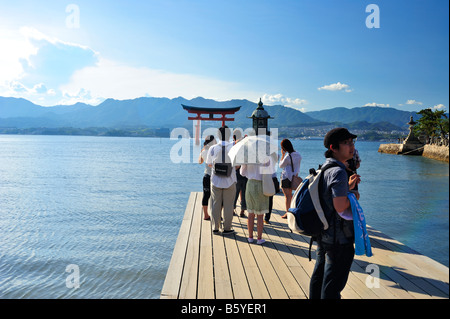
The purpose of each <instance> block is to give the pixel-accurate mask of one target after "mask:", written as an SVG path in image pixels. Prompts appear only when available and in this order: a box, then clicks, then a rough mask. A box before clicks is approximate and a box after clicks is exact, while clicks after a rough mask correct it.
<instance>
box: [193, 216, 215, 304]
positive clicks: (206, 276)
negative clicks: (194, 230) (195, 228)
mask: <svg viewBox="0 0 450 319" xmlns="http://www.w3.org/2000/svg"><path fill="white" fill-rule="evenodd" d="M202 218H203V215H202ZM198 268H199V273H198V289H197V298H198V299H214V298H215V292H214V270H213V247H212V229H211V221H210V220H209V221H208V220H203V221H202V226H201V238H200V257H199V266H198Z"/></svg>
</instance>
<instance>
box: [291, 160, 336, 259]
mask: <svg viewBox="0 0 450 319" xmlns="http://www.w3.org/2000/svg"><path fill="white" fill-rule="evenodd" d="M336 166H338V164H337V163H331V164H328V165H325V166H323V167H322V168H319V169H318V171H316V170H315V169H313V168H312V169H310V170H309V175H308V176H307V177H306V178H305V179H304V180H303V181H302V183H301V184H300V186H299V187H298V188H297V190H296V191H295V193H294V196H293V197H292V201H291V208H289V210H288V214H287V220H288V226H289V229H290V230H291V232H296V233H299V234H302V235H307V236H311V241H310V246H309V250H310V251H309V260H311V246H312V243H313V241H314V240H316V238H317V237H318V236H320V234H321V233H322V231H323V230H326V229H328V227H329V222H328V219H327V214H326V213H325V212H324V211H323V209H322V204H321V200H320V189H322V183H323V177H322V176H323V173H324V172H325V171H326V170H327V169H328V168H331V167H336Z"/></svg>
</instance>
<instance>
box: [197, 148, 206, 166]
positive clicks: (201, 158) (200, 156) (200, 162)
mask: <svg viewBox="0 0 450 319" xmlns="http://www.w3.org/2000/svg"><path fill="white" fill-rule="evenodd" d="M204 150H205V149H204V148H203V149H202V150H201V151H200V155H199V156H198V163H199V164H203V156H202V155H203V154H202V153H203V151H204Z"/></svg>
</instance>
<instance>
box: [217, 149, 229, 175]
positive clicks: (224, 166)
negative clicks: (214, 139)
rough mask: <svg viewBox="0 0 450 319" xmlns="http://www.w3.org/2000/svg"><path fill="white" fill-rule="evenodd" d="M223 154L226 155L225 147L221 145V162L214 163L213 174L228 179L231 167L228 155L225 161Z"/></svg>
mask: <svg viewBox="0 0 450 319" xmlns="http://www.w3.org/2000/svg"><path fill="white" fill-rule="evenodd" d="M225 153H226V150H225V146H224V145H222V150H221V155H222V156H221V157H222V162H220V163H214V173H215V174H216V175H220V176H225V177H228V176H230V175H231V169H232V167H231V161H230V158H229V157H228V155H227V159H225ZM219 155H220V154H219Z"/></svg>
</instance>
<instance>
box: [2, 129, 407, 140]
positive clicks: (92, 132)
mask: <svg viewBox="0 0 450 319" xmlns="http://www.w3.org/2000/svg"><path fill="white" fill-rule="evenodd" d="M170 132H171V130H170V129H169V128H149V127H130V128H110V127H88V128H74V127H58V128H47V127H37V128H15V127H6V128H2V127H0V134H4V135H60V136H115V137H164V138H170ZM322 133H323V132H322ZM356 134H358V140H360V141H370V142H391V141H396V140H397V139H398V134H390V133H380V132H374V131H370V130H368V131H363V132H360V131H358V132H356ZM278 137H279V138H281V139H283V138H289V139H292V140H319V139H323V136H318V135H307V134H304V133H297V134H295V133H293V132H292V131H290V130H289V129H286V128H280V130H279V132H278Z"/></svg>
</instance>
